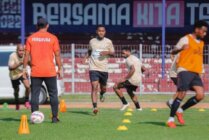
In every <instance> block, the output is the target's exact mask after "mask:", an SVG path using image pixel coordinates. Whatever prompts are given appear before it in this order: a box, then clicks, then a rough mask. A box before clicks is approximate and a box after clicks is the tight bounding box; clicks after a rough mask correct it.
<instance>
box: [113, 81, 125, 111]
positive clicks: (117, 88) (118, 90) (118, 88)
mask: <svg viewBox="0 0 209 140" xmlns="http://www.w3.org/2000/svg"><path fill="white" fill-rule="evenodd" d="M121 88H124V83H115V85H114V86H113V89H114V91H115V93H116V94H117V95H118V97H119V98H120V100H121V102H122V104H123V106H122V107H121V109H120V110H121V111H123V110H125V109H126V108H127V107H128V106H129V103H128V102H127V101H126V99H125V97H124V95H123V92H122V90H121Z"/></svg>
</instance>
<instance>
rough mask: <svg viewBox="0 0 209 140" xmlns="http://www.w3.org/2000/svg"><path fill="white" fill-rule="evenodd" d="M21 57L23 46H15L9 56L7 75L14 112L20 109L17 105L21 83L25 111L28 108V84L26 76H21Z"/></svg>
mask: <svg viewBox="0 0 209 140" xmlns="http://www.w3.org/2000/svg"><path fill="white" fill-rule="evenodd" d="M23 56H24V46H23V45H21V44H18V45H17V50H16V52H14V53H12V54H11V55H10V56H9V62H8V66H9V71H10V72H9V75H10V79H11V83H12V87H13V89H14V97H15V104H16V110H19V109H20V105H19V90H20V88H19V85H20V84H21V83H20V82H22V83H23V84H24V86H25V89H26V90H25V107H26V108H27V109H29V108H30V103H29V93H30V83H29V80H28V78H27V76H24V75H23Z"/></svg>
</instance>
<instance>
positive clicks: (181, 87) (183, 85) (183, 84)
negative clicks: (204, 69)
mask: <svg viewBox="0 0 209 140" xmlns="http://www.w3.org/2000/svg"><path fill="white" fill-rule="evenodd" d="M192 79H193V75H192V74H191V73H190V72H187V71H183V72H180V73H179V74H178V83H177V87H178V95H177V97H176V99H175V100H174V101H173V104H172V106H171V111H170V117H169V119H168V122H167V125H168V126H169V127H171V128H174V127H176V125H175V123H174V116H175V115H177V118H178V121H179V122H180V123H181V124H184V120H183V114H182V113H181V114H177V110H178V108H179V106H180V104H181V101H182V100H183V99H184V97H185V95H186V91H187V90H189V89H190V83H191V81H192Z"/></svg>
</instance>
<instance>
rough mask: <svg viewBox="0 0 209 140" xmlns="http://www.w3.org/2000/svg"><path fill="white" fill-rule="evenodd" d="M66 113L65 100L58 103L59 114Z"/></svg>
mask: <svg viewBox="0 0 209 140" xmlns="http://www.w3.org/2000/svg"><path fill="white" fill-rule="evenodd" d="M66 111H67V106H66V103H65V100H61V102H60V112H66Z"/></svg>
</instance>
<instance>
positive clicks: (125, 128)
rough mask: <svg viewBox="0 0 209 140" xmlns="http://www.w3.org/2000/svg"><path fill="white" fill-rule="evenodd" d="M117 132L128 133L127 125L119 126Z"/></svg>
mask: <svg viewBox="0 0 209 140" xmlns="http://www.w3.org/2000/svg"><path fill="white" fill-rule="evenodd" d="M117 130H118V131H127V130H128V128H127V127H126V126H125V125H121V126H118V128H117Z"/></svg>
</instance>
